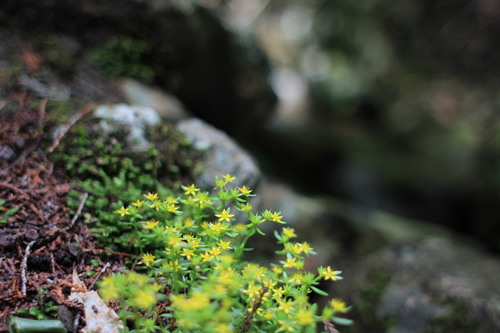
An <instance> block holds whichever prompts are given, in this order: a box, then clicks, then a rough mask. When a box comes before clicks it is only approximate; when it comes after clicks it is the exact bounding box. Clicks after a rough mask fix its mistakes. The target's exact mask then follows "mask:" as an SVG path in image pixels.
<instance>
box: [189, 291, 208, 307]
mask: <svg viewBox="0 0 500 333" xmlns="http://www.w3.org/2000/svg"><path fill="white" fill-rule="evenodd" d="M188 304H189V307H190V310H191V311H199V310H203V309H205V308H206V307H208V306H209V305H210V297H208V295H207V294H206V293H203V292H201V291H198V290H195V291H193V293H192V294H191V296H190V297H188Z"/></svg>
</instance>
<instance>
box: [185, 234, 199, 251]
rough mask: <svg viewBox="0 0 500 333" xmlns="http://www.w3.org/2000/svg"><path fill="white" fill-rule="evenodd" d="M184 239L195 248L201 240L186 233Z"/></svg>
mask: <svg viewBox="0 0 500 333" xmlns="http://www.w3.org/2000/svg"><path fill="white" fill-rule="evenodd" d="M189 236H190V235H189ZM184 239H185V240H186V241H187V243H188V244H189V245H191V247H192V248H193V249H197V248H199V247H200V242H201V240H200V239H199V238H196V237H194V236H191V237H188V235H185V236H184Z"/></svg>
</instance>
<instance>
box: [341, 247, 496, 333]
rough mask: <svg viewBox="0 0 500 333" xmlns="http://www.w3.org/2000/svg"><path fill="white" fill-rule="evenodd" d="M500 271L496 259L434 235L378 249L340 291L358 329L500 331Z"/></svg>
mask: <svg viewBox="0 0 500 333" xmlns="http://www.w3.org/2000/svg"><path fill="white" fill-rule="evenodd" d="M499 276H500V260H498V259H497V258H493V257H490V256H488V255H487V254H485V253H482V252H480V251H479V250H477V249H475V248H472V247H468V246H465V245H463V244H459V243H453V242H451V241H449V240H446V239H444V238H434V239H428V240H423V241H420V242H416V243H411V242H407V243H405V244H403V245H399V246H392V247H387V248H385V249H382V250H380V251H377V252H375V253H373V254H372V255H370V256H369V257H367V258H365V259H364V260H362V261H360V262H358V263H357V264H356V265H355V267H353V268H351V269H349V270H346V272H345V274H344V277H345V280H344V281H349V282H348V283H344V281H342V282H340V283H339V285H337V287H338V288H339V289H338V290H337V291H336V292H335V293H336V294H337V295H338V294H341V295H342V296H343V297H345V298H346V299H348V300H349V301H350V302H351V304H352V305H353V307H354V309H355V310H354V312H353V313H352V314H351V315H352V316H353V317H354V318H353V319H354V320H355V322H356V324H355V329H354V331H356V332H359V331H366V330H370V331H371V329H373V330H374V331H385V332H408V333H420V332H422V333H424V332H498V331H500V306H499V304H500V303H499V300H500V281H499V280H498V277H499ZM345 287H347V288H345Z"/></svg>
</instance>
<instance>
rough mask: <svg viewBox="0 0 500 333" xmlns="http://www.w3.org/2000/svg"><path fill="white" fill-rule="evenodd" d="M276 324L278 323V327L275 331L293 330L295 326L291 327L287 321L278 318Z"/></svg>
mask: <svg viewBox="0 0 500 333" xmlns="http://www.w3.org/2000/svg"><path fill="white" fill-rule="evenodd" d="M278 324H279V325H280V328H279V329H278V330H277V331H276V333H278V332H295V328H293V326H292V325H290V324H289V323H287V322H286V321H284V320H278Z"/></svg>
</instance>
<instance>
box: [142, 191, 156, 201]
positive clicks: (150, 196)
mask: <svg viewBox="0 0 500 333" xmlns="http://www.w3.org/2000/svg"><path fill="white" fill-rule="evenodd" d="M144 196H145V197H146V199H148V200H151V201H153V200H156V199H158V193H151V192H149V193H148V194H145V195H144Z"/></svg>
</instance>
